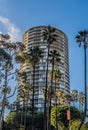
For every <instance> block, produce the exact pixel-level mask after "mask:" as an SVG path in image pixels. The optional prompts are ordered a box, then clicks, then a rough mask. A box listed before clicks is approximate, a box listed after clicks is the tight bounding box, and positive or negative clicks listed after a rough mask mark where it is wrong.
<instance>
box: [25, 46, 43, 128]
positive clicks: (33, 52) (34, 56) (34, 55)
mask: <svg viewBox="0 0 88 130" xmlns="http://www.w3.org/2000/svg"><path fill="white" fill-rule="evenodd" d="M28 55H29V58H30V63H31V65H32V67H33V84H32V86H33V87H32V89H33V93H32V130H34V93H35V68H36V63H38V62H39V60H40V58H42V57H43V56H42V50H40V48H39V47H34V48H33V49H32V48H31V49H30V50H29V54H28Z"/></svg>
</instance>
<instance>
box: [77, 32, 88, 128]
mask: <svg viewBox="0 0 88 130" xmlns="http://www.w3.org/2000/svg"><path fill="white" fill-rule="evenodd" d="M75 39H76V42H77V43H79V47H80V46H81V45H82V44H83V48H84V89H85V108H84V114H83V118H82V120H81V123H80V126H79V129H78V130H80V128H81V126H82V124H83V122H84V120H85V117H86V111H87V74H86V71H87V67H86V59H87V55H86V49H87V46H88V30H84V31H80V32H78V35H77V36H76V37H75Z"/></svg>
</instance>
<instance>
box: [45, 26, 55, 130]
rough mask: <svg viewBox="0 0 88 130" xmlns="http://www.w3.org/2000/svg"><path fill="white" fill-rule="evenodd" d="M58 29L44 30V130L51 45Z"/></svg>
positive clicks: (48, 28)
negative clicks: (45, 62)
mask: <svg viewBox="0 0 88 130" xmlns="http://www.w3.org/2000/svg"><path fill="white" fill-rule="evenodd" d="M55 31H56V29H55V28H54V27H51V26H48V27H47V28H46V29H44V30H43V38H44V41H47V49H48V51H47V69H46V86H45V96H44V97H45V100H44V101H45V102H44V130H47V111H46V100H47V86H48V63H49V51H50V45H51V44H52V43H53V42H55V41H56V38H57V35H56V34H55Z"/></svg>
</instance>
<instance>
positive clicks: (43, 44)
mask: <svg viewBox="0 0 88 130" xmlns="http://www.w3.org/2000/svg"><path fill="white" fill-rule="evenodd" d="M46 28H47V26H36V27H33V28H30V29H29V30H27V31H26V32H25V33H24V35H23V44H24V45H25V46H26V50H27V52H28V51H29V49H30V48H32V47H34V46H39V48H40V49H42V50H43V58H42V59H40V61H39V63H38V64H37V65H36V69H35V101H34V102H35V106H36V107H37V108H38V111H43V108H44V100H43V99H44V97H43V92H42V90H43V88H44V87H45V85H46V65H47V64H46V59H47V50H48V49H47V41H44V40H43V36H42V33H43V30H44V29H46ZM55 33H56V34H57V35H58V37H57V39H56V42H54V43H53V44H51V46H50V50H56V51H57V52H59V53H60V59H61V62H60V63H58V64H55V67H56V68H58V69H59V70H60V72H61V73H62V75H61V79H59V80H58V82H57V83H56V87H57V89H60V90H63V91H64V92H65V93H69V92H70V83H69V82H70V81H69V59H68V39H67V36H66V35H65V34H64V33H63V32H62V31H61V30H59V29H57V28H56V32H55ZM48 66H49V71H50V70H51V69H52V65H51V63H50V62H49V65H48ZM20 70H21V71H22V70H25V71H26V72H27V79H28V81H29V82H30V83H32V70H31V68H30V67H29V66H28V65H27V64H26V63H25V64H22V65H21V68H20ZM50 84H51V81H50V79H49V78H48V85H50ZM53 87H54V84H53Z"/></svg>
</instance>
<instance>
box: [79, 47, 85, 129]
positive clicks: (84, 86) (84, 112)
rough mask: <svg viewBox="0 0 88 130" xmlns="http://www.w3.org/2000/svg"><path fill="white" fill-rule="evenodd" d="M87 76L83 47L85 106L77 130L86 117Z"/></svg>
mask: <svg viewBox="0 0 88 130" xmlns="http://www.w3.org/2000/svg"><path fill="white" fill-rule="evenodd" d="M86 87H87V76H86V47H85V46H84V89H85V106H84V113H83V118H82V120H81V123H80V125H79V128H78V130H80V129H81V127H82V124H83V122H84V121H85V117H86V110H87V88H86Z"/></svg>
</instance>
